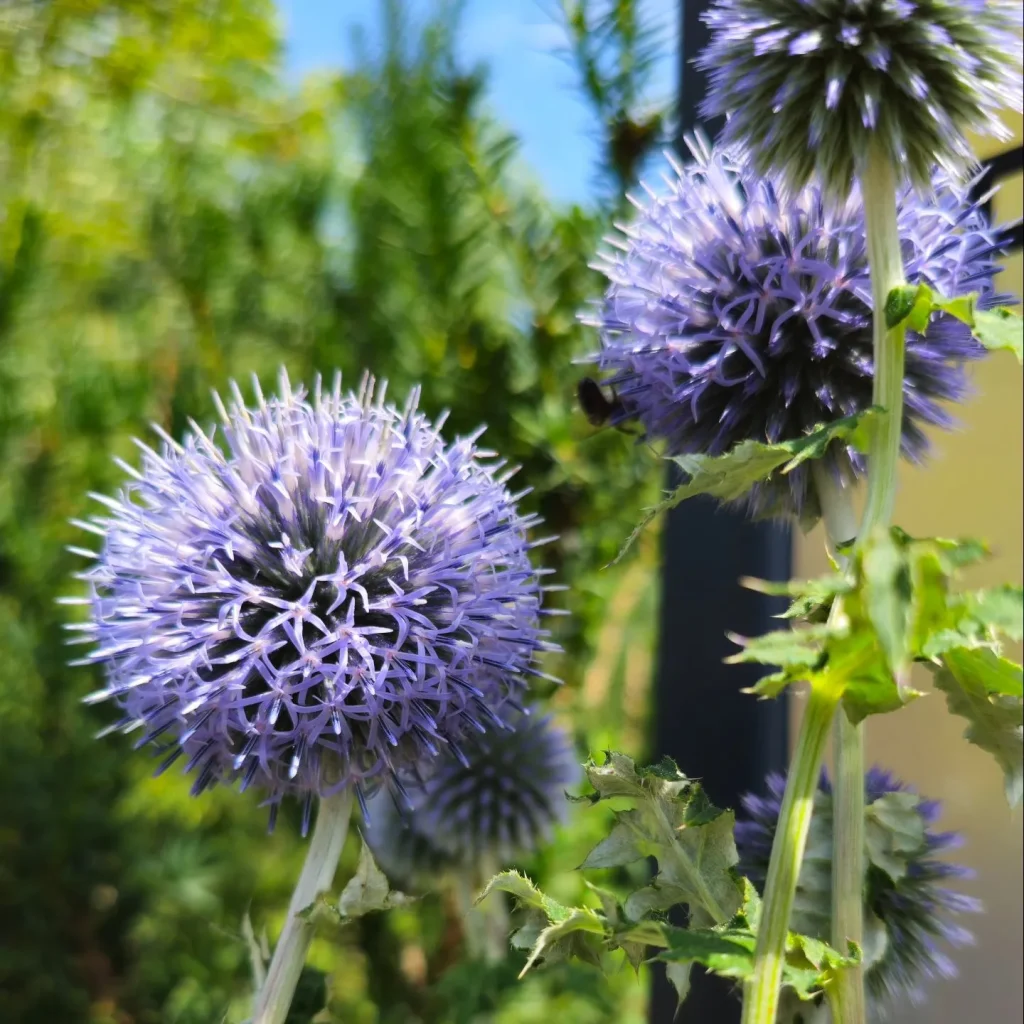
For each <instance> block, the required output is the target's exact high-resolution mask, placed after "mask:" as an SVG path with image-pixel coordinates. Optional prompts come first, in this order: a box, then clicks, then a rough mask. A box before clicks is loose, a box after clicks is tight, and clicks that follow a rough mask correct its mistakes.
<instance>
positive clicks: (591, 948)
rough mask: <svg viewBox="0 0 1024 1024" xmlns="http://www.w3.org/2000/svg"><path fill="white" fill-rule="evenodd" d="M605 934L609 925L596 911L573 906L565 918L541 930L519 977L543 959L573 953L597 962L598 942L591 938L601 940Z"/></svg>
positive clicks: (599, 949) (599, 957)
mask: <svg viewBox="0 0 1024 1024" xmlns="http://www.w3.org/2000/svg"><path fill="white" fill-rule="evenodd" d="M607 934H608V927H607V925H606V923H605V921H604V919H603V918H602V917H601V916H600V915H599V914H597V913H595V912H594V911H593V910H590V909H589V908H587V907H573V908H572V910H571V911H570V913H569V915H568V917H565V918H563V919H562V920H560V921H556V922H555V923H554V924H551V925H549V926H548V927H547V928H545V929H544V930H543V931H542V932H541V933H540V935H539V936H538V938H537V942H536V944H535V945H534V947H533V949H532V950H531V951H530V955H529V957H528V958H527V960H526V964H525V966H524V967H523V969H522V971H521V972H520V974H519V977H520V978H522V977H523V976H524V975H525V974H526V972H527V971H529V969H530V968H531V967H533V965H534V964H535V963H536V962H537V961H538V960H540V959H542V958H543V959H546V960H552V959H563V958H566V957H570V956H575V957H578V958H579V959H581V960H585V961H587V962H590V963H600V961H601V945H600V944H595V943H594V942H593V941H592V940H593V939H594V938H597V939H599V940H601V941H602V942H603V940H604V938H605V936H606V935H607ZM588 939H590V940H591V941H588Z"/></svg>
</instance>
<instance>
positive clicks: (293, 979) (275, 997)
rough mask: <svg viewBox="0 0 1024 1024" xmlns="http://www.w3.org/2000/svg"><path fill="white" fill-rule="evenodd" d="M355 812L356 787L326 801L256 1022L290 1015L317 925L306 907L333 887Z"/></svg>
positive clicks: (278, 1023) (268, 1023)
mask: <svg viewBox="0 0 1024 1024" xmlns="http://www.w3.org/2000/svg"><path fill="white" fill-rule="evenodd" d="M351 816H352V791H351V790H347V789H346V790H344V791H342V792H341V793H337V794H335V795H334V796H328V797H324V798H323V799H322V800H321V801H320V809H319V811H318V812H317V816H316V825H315V827H314V828H313V836H312V838H311V839H310V841H309V849H308V851H307V852H306V862H305V864H303V865H302V871H301V872H300V874H299V880H298V882H296V884H295V891H294V892H293V893H292V899H291V903H290V904H289V905H288V917H287V919H286V920H285V923H284V928H283V930H282V931H281V938H280V939H278V941H277V946H276V948H275V949H274V956H273V957H272V959H271V961H270V968H269V970H268V971H267V977H266V980H265V981H264V983H263V987H262V988H261V989H260V993H259V996H258V997H257V999H256V1010H255V1013H254V1014H253V1019H252V1024H283V1022H284V1020H285V1018H286V1017H287V1016H288V1009H289V1007H290V1006H291V1002H292V997H293V996H294V995H295V986H296V985H297V984H298V983H299V975H301V974H302V967H303V965H304V964H305V962H306V953H307V952H308V951H309V944H310V942H312V940H313V926H312V925H311V924H310V922H309V921H307V920H305V919H304V917H303V916H302V911H303V910H305V909H306V907H308V906H310V905H311V904H312V903H313V902H314V901H315V900H316V898H317V896H319V895H320V893H322V892H325V891H326V890H328V889H330V887H331V883H332V882H333V881H334V872H335V870H336V869H337V867H338V860H339V858H340V857H341V850H342V847H343V846H344V845H345V836H346V835H347V834H348V822H349V818H350V817H351Z"/></svg>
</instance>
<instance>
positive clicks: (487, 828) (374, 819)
mask: <svg viewBox="0 0 1024 1024" xmlns="http://www.w3.org/2000/svg"><path fill="white" fill-rule="evenodd" d="M462 753H463V754H464V755H465V760H464V761H461V760H459V759H458V758H456V757H446V758H442V759H441V760H439V761H438V762H437V763H436V764H435V765H434V768H433V772H432V774H431V775H430V776H429V777H428V778H426V779H425V781H424V782H423V783H422V785H420V786H416V787H413V786H410V787H407V788H406V791H405V794H404V797H405V802H404V805H403V803H401V802H400V801H397V800H395V799H393V797H392V795H391V794H390V793H387V792H384V791H381V792H380V793H379V794H378V795H377V796H376V797H374V799H373V800H372V801H371V802H370V814H369V819H370V823H369V826H368V829H367V841H368V842H369V843H370V846H371V847H372V848H373V851H374V854H375V855H376V856H377V858H378V860H379V861H380V863H381V866H382V867H383V868H384V869H385V871H387V872H388V874H389V875H391V876H392V877H394V878H396V879H400V880H402V881H403V882H405V881H407V880H410V879H411V880H413V881H414V882H416V881H419V880H423V879H425V878H429V877H431V876H438V875H441V874H445V873H449V872H451V871H469V872H472V873H476V874H479V873H480V872H485V873H486V872H493V871H495V870H497V869H498V868H499V867H501V866H502V865H504V864H507V863H508V862H510V861H512V860H514V859H515V858H516V857H521V856H524V855H527V854H530V853H532V852H534V851H535V850H536V849H537V848H538V847H539V846H540V845H541V844H542V843H543V842H544V841H545V840H546V839H547V838H549V836H550V834H551V831H552V829H553V828H554V826H555V825H556V824H557V823H558V822H560V821H562V820H563V819H564V817H565V814H566V809H567V807H568V802H567V800H566V798H565V792H566V789H567V788H569V787H570V786H572V785H574V784H575V783H576V782H578V781H579V780H580V778H581V776H582V772H581V770H580V767H579V764H578V763H577V760H576V757H575V754H574V751H573V746H572V743H571V741H570V739H569V737H568V736H567V735H566V734H565V733H564V732H563V731H562V730H561V729H560V728H558V727H557V726H556V725H554V724H552V722H551V720H550V719H549V718H547V717H537V716H536V715H523V716H520V717H519V718H518V719H516V720H515V721H514V722H513V723H512V727H511V728H510V729H504V730H503V729H492V730H489V731H488V732H486V733H482V734H479V735H475V736H473V737H471V738H470V739H468V740H467V741H466V742H465V743H464V744H463V745H462Z"/></svg>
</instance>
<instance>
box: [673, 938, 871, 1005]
mask: <svg viewBox="0 0 1024 1024" xmlns="http://www.w3.org/2000/svg"><path fill="white" fill-rule="evenodd" d="M664 927H665V944H666V948H665V949H664V950H663V951H662V952H661V953H659V954H658V955H657V957H656V959H658V960H663V961H665V962H668V963H679V962H682V963H687V964H691V963H700V964H703V965H704V966H705V967H706V968H707V969H708V970H710V971H713V972H714V973H715V974H718V975H721V976H723V977H726V978H735V979H737V980H740V981H743V980H746V979H747V978H749V977H750V976H751V974H752V973H753V970H754V947H755V945H756V942H757V937H756V935H755V933H754V932H753V931H751V930H750V929H749V928H746V927H742V926H739V927H737V926H730V927H729V928H723V929H683V928H672V927H670V926H664ZM859 957H860V953H859V950H858V949H857V947H856V946H855V945H854V944H852V943H851V946H850V950H849V953H848V955H846V956H843V955H842V954H840V953H838V952H836V950H834V949H832V947H831V946H829V945H828V944H827V943H824V942H821V941H820V940H818V939H813V938H811V937H809V936H807V935H797V934H795V933H793V932H791V933H790V934H789V936H788V937H787V940H786V954H785V961H784V964H783V973H782V983H783V985H785V986H787V987H789V988H791V989H793V991H794V992H795V993H796V995H797V996H798V997H799V998H800V999H802V1000H809V999H814V998H815V997H817V996H818V994H819V993H820V992H821V991H822V990H823V989H825V988H826V987H827V986H829V985H831V984H832V983H833V982H834V980H835V978H836V976H837V975H838V973H839V972H840V971H842V970H845V969H846V968H848V967H852V966H854V965H855V964H857V963H858V962H859Z"/></svg>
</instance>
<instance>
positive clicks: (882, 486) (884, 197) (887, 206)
mask: <svg viewBox="0 0 1024 1024" xmlns="http://www.w3.org/2000/svg"><path fill="white" fill-rule="evenodd" d="M860 184H861V193H862V195H863V199H864V220H865V227H866V231H867V246H868V265H869V267H870V270H871V298H872V306H873V311H874V315H873V323H874V386H873V392H872V400H873V402H874V404H875V405H876V406H879V407H880V408H881V409H883V410H884V411H883V413H882V414H881V423H880V424H879V427H878V430H877V432H876V434H875V436H874V438H873V439H872V444H871V449H870V451H869V454H868V496H867V503H866V506H865V509H864V518H863V520H862V521H861V524H860V530H859V531H858V534H857V540H858V543H863V541H864V540H865V539H866V538H867V537H869V536H870V535H871V533H872V532H873V531H874V530H875V529H876V528H878V527H884V526H888V525H889V523H890V522H891V521H892V511H893V504H894V502H895V498H896V472H897V468H898V465H899V458H900V441H901V438H902V429H903V377H904V353H905V343H906V332H905V329H904V328H903V327H896V328H893V329H891V330H890V329H889V328H888V327H887V326H886V322H885V306H886V299H887V298H888V296H889V293H890V292H891V291H892V289H893V288H897V287H899V286H900V285H901V284H903V282H904V276H903V257H902V254H901V252H900V236H899V225H898V222H897V213H896V174H895V170H894V168H893V166H892V164H891V163H890V162H889V160H888V159H887V158H886V157H885V156H884V155H883V153H882V152H881V150H880V149H878V148H877V147H875V148H872V149H871V150H870V151H869V152H868V155H867V160H866V161H865V164H864V167H863V169H862V171H861V175H860ZM835 757H836V782H835V793H834V795H833V815H834V830H833V844H834V847H833V856H832V945H833V946H834V947H835V948H836V949H838V950H840V951H843V950H845V948H846V943H847V942H850V941H852V942H856V943H857V944H858V945H860V946H863V944H864V727H863V725H862V724H859V725H854V724H853V723H852V722H851V721H850V720H849V718H848V717H847V716H846V714H845V713H842V712H841V713H840V715H839V721H838V724H837V726H836V736H835ZM831 999H832V1008H833V1011H834V1015H835V1019H836V1024H864V1022H865V1020H866V1015H867V1007H866V1002H865V998H864V969H863V967H859V966H858V967H853V968H850V969H848V970H845V971H841V972H840V973H839V978H838V981H837V983H836V986H835V989H834V991H833V992H832V993H831Z"/></svg>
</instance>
